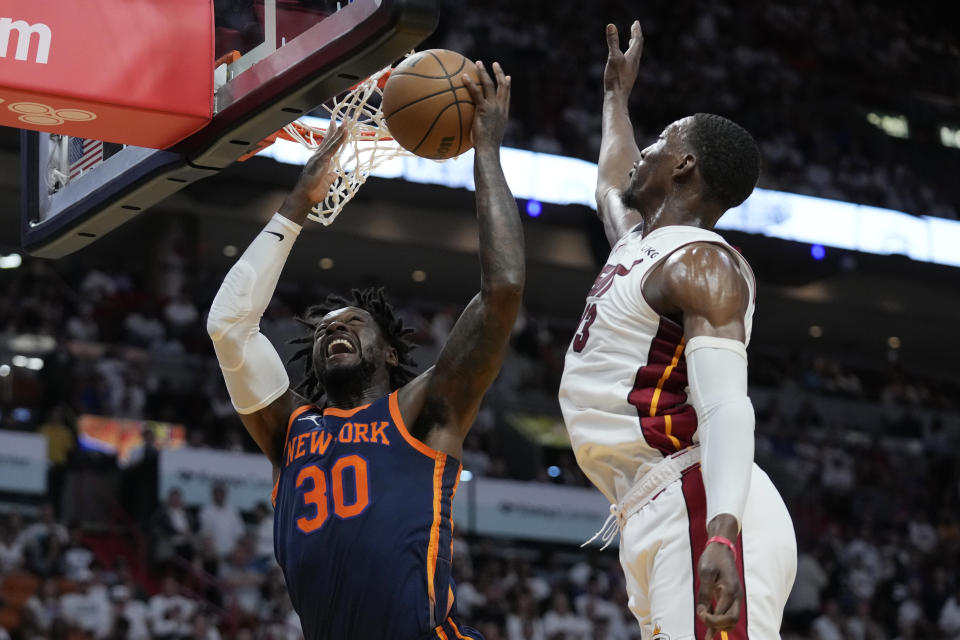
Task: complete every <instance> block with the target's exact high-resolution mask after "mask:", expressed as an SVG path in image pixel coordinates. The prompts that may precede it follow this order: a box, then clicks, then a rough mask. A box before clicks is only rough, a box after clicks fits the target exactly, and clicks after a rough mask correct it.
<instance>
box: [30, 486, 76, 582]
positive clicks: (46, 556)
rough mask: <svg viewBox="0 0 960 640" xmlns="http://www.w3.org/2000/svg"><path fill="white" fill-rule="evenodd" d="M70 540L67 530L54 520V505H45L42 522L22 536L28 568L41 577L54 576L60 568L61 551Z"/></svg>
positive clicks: (42, 509)
mask: <svg viewBox="0 0 960 640" xmlns="http://www.w3.org/2000/svg"><path fill="white" fill-rule="evenodd" d="M69 538H70V536H69V535H68V534H67V528H66V527H64V526H63V525H62V524H60V523H59V522H57V521H56V520H55V519H54V514H53V505H51V504H50V503H44V504H43V506H42V507H41V508H40V521H39V522H35V523H34V524H32V525H30V526H28V527H27V528H26V529H24V530H23V533H22V534H20V539H19V542H20V544H21V545H22V546H23V549H24V553H25V557H26V564H27V568H28V569H30V570H31V571H33V572H34V573H36V574H37V575H39V576H50V575H53V574H54V573H55V572H56V571H57V569H58V568H59V561H60V551H61V549H62V548H63V545H65V544H66V543H67V541H68V540H69Z"/></svg>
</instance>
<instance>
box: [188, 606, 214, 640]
mask: <svg viewBox="0 0 960 640" xmlns="http://www.w3.org/2000/svg"><path fill="white" fill-rule="evenodd" d="M189 637H190V638H191V639H192V640H220V632H219V631H217V628H216V627H215V626H214V625H212V624H210V618H209V617H208V616H207V614H206V613H204V612H203V611H197V612H196V613H194V614H193V617H191V618H190V635H189Z"/></svg>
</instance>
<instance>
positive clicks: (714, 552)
mask: <svg viewBox="0 0 960 640" xmlns="http://www.w3.org/2000/svg"><path fill="white" fill-rule="evenodd" d="M697 575H698V576H699V577H700V591H699V592H698V593H697V617H698V618H700V620H702V621H703V623H704V624H706V625H707V635H706V636H705V637H704V638H705V640H713V638H714V636H716V634H717V633H719V632H721V631H728V632H729V631H733V629H734V627H736V626H737V621H738V620H739V619H740V605H741V602H742V601H743V585H741V584H740V574H739V573H738V572H737V563H736V560H735V559H734V556H733V554H732V553H731V552H730V550H729V549H727V548H726V547H724V546H723V545H720V544H709V545H707V547H706V549H704V550H703V553H702V554H701V555H700V562H699V563H698V564H697Z"/></svg>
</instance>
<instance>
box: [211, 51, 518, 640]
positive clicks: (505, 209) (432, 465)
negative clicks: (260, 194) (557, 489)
mask: <svg viewBox="0 0 960 640" xmlns="http://www.w3.org/2000/svg"><path fill="white" fill-rule="evenodd" d="M477 68H478V72H479V84H474V83H472V82H471V81H470V79H469V78H468V77H465V78H464V82H465V83H466V85H467V87H468V89H469V91H470V95H471V97H472V99H473V102H474V104H475V105H476V115H475V116H474V121H473V130H472V134H473V143H474V149H475V155H474V178H475V180H476V200H477V221H478V226H479V246H480V248H479V253H480V292H479V293H478V294H477V295H476V296H475V297H474V298H473V300H472V301H471V302H470V303H469V305H467V307H466V309H465V310H464V312H463V314H462V315H461V316H460V318H459V319H458V320H457V323H456V325H455V326H454V327H453V329H452V331H451V332H450V335H449V338H448V339H447V342H446V344H445V345H444V346H443V349H442V350H441V352H440V355H439V356H438V359H437V362H436V364H435V365H434V366H433V367H432V368H430V369H429V370H427V371H426V372H424V373H423V374H421V375H419V376H416V377H413V375H412V374H411V372H410V369H409V365H410V364H411V363H412V361H411V360H410V355H409V352H410V348H411V345H410V344H408V342H407V340H406V334H407V332H408V330H406V329H404V327H403V326H402V323H401V321H400V320H399V319H397V318H396V317H395V316H394V314H393V312H392V310H391V307H390V305H389V304H387V302H386V301H385V299H384V297H383V295H382V293H381V292H379V291H375V290H374V291H371V290H367V291H354V292H353V298H352V299H351V300H344V299H341V298H335V297H333V298H328V299H327V301H326V302H325V303H323V304H321V305H318V306H315V307H311V309H309V310H308V312H307V314H306V317H305V319H304V323H305V324H306V325H307V326H308V327H309V335H308V336H307V337H306V338H305V341H304V343H305V345H306V348H305V350H303V351H302V352H301V353H299V354H298V356H297V357H302V358H303V359H304V360H305V362H306V363H307V365H306V380H305V381H304V384H303V385H302V387H300V390H301V391H303V393H304V395H300V394H298V393H296V392H295V391H293V390H292V389H290V383H289V380H288V378H287V374H286V371H285V369H284V366H283V363H282V362H281V361H280V358H279V356H278V354H277V352H276V350H275V349H274V348H273V346H272V345H271V344H270V342H269V341H268V340H267V339H266V338H265V337H264V336H263V335H262V334H261V333H260V332H259V321H260V317H261V315H262V314H263V312H264V310H265V309H266V307H267V304H268V303H269V301H270V298H271V296H272V295H273V291H274V288H275V287H276V284H277V281H278V279H279V276H280V272H281V270H282V268H283V264H284V262H285V260H286V257H287V255H288V254H289V251H290V248H291V246H292V245H293V242H294V239H295V238H296V237H297V235H298V234H299V232H300V228H301V225H302V224H303V222H304V221H305V220H306V217H307V214H308V212H309V210H310V208H311V206H312V205H313V204H314V203H316V202H319V201H321V200H323V198H324V197H325V196H326V194H327V191H328V190H329V188H330V186H331V185H332V183H333V181H334V179H335V175H334V174H332V173H331V172H330V162H331V159H332V158H333V157H334V155H335V154H336V152H337V150H338V148H339V147H340V145H341V144H342V143H343V139H344V134H343V131H342V130H334V129H331V131H330V132H329V135H328V136H327V137H326V139H325V140H324V141H323V143H322V145H321V146H320V148H319V149H318V150H317V152H316V154H315V155H314V156H313V157H312V158H311V159H310V161H309V162H308V163H307V165H306V166H305V167H304V170H303V173H302V174H301V176H300V179H299V181H298V183H297V185H296V187H294V189H293V190H292V192H291V193H290V194H289V195H288V196H287V198H286V200H285V202H284V204H283V206H282V208H281V209H280V211H279V212H278V213H277V214H276V215H275V216H274V217H273V219H272V220H271V221H270V222H269V223H268V224H267V226H266V228H265V229H264V231H263V232H262V233H261V234H260V235H258V236H257V238H256V239H254V241H253V243H251V245H250V246H249V247H248V248H247V250H246V252H245V253H244V254H243V256H242V257H241V259H240V260H239V261H238V262H237V264H236V265H234V266H233V267H232V268H231V270H230V271H229V273H228V274H227V276H226V278H225V280H224V283H223V285H222V287H221V288H220V291H219V292H218V293H217V296H216V298H215V299H214V301H213V304H212V306H211V309H210V314H209V319H208V323H207V326H208V331H209V333H210V336H211V338H212V339H213V343H214V347H215V349H216V353H217V358H218V360H219V361H220V366H221V368H222V370H223V375H224V378H225V380H226V384H227V389H228V390H229V392H230V397H231V399H232V401H233V404H234V407H235V408H236V410H237V412H238V413H239V414H240V417H241V419H242V421H243V423H244V425H245V426H246V428H247V430H248V431H249V432H250V435H251V436H252V437H253V439H254V440H255V441H256V443H257V444H258V445H259V447H260V448H261V449H262V450H263V452H264V453H265V454H266V455H267V457H268V458H270V461H271V462H272V463H273V467H274V475H275V477H276V485H275V487H274V504H275V515H274V541H275V542H274V546H275V552H276V556H277V560H278V561H279V563H280V567H281V568H282V569H283V573H284V576H285V577H286V581H287V587H288V588H289V591H290V597H291V600H292V602H293V606H294V608H295V609H296V611H297V613H298V614H299V616H300V620H301V622H302V624H303V631H304V635H305V637H306V638H308V640H380V639H383V638H395V639H397V640H419V639H426V638H438V639H441V640H454V639H456V638H467V637H469V638H480V637H481V636H480V635H479V634H477V632H475V631H473V630H471V629H468V628H465V627H463V626H462V625H460V624H459V623H458V622H457V621H456V618H455V596H456V594H455V592H454V584H453V581H452V579H451V575H450V565H451V559H452V558H451V555H452V551H453V542H452V538H453V521H452V519H451V504H452V500H453V496H454V494H455V493H456V490H457V481H458V479H459V476H460V469H461V466H460V463H459V461H458V459H459V458H460V456H461V452H462V445H463V439H464V436H465V435H466V433H467V431H468V430H469V429H470V426H471V424H472V423H473V420H474V418H475V416H476V413H477V410H478V408H479V406H480V402H481V400H482V398H483V395H484V393H485V392H486V390H487V388H488V387H489V386H490V384H491V383H492V382H493V380H494V378H495V377H496V375H497V372H498V371H499V369H500V365H501V362H502V360H503V355H504V351H505V349H506V347H507V342H508V339H509V336H510V330H511V328H512V327H513V323H514V320H515V318H516V315H517V310H518V308H519V305H520V300H521V297H522V293H523V283H524V247H523V233H522V227H521V224H520V219H519V216H518V213H517V207H516V202H515V200H514V198H513V196H512V194H511V193H510V189H509V187H508V186H507V182H506V180H505V178H504V175H503V170H502V168H501V166H500V158H499V153H500V144H501V140H502V139H503V132H504V128H505V127H506V124H507V113H508V108H509V104H510V77H509V76H505V75H504V74H503V71H502V69H501V68H500V65H499V64H496V63H494V65H493V74H494V75H495V76H496V81H495V82H494V80H493V79H492V78H491V77H490V74H489V73H488V72H487V70H486V69H485V68H484V66H483V65H482V63H479V62H478V63H477Z"/></svg>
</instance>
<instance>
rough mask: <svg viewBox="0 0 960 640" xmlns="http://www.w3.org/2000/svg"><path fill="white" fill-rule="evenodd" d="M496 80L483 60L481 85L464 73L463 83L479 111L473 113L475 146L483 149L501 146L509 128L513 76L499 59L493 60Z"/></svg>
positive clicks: (480, 75) (478, 64)
mask: <svg viewBox="0 0 960 640" xmlns="http://www.w3.org/2000/svg"><path fill="white" fill-rule="evenodd" d="M493 73H494V75H495V76H496V77H497V83H496V85H494V83H493V79H492V78H491V77H490V74H489V73H487V68H486V67H485V66H483V63H482V62H480V61H479V60H478V61H477V75H478V76H479V78H480V84H479V85H478V84H477V83H476V82H474V81H473V80H472V79H471V78H470V76H468V75H467V74H464V75H463V84H464V85H465V86H466V87H467V91H469V92H470V97H471V98H472V99H473V104H474V107H475V109H476V111H475V112H474V114H473V131H472V132H471V133H472V135H473V146H474V148H476V149H478V150H481V149H484V148H487V149H490V148H493V149H497V148H499V147H500V144H501V143H502V142H503V132H504V130H505V129H506V128H507V116H508V115H509V113H510V76H507V75H504V73H503V69H502V68H501V67H500V63H499V62H494V63H493Z"/></svg>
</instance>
